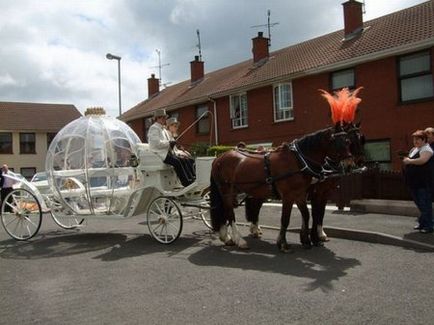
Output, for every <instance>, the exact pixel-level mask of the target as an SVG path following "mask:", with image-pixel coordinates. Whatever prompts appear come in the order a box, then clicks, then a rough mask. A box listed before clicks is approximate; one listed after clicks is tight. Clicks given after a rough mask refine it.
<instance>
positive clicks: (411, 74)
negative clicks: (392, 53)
mask: <svg viewBox="0 0 434 325" xmlns="http://www.w3.org/2000/svg"><path fill="white" fill-rule="evenodd" d="M419 58H421V59H422V60H423V59H424V58H425V59H426V62H427V66H426V67H425V68H423V67H416V68H415V67H412V66H406V65H405V64H406V63H408V64H411V63H413V64H414V62H415V60H417V59H419ZM431 60H432V58H431V51H430V50H425V51H422V52H416V53H411V54H407V55H403V56H400V57H399V58H398V69H399V96H400V98H399V100H400V102H403V103H405V102H412V101H417V100H426V99H431V98H433V97H434V83H433V81H432V74H433V72H432V66H431V62H432V61H431ZM408 70H409V71H408ZM422 79H424V80H426V82H425V83H424V84H425V85H426V86H427V88H425V89H424V90H425V91H426V94H423V91H422V93H419V94H418V95H419V96H415V97H413V98H408V97H410V96H409V93H411V91H410V92H409V93H406V94H404V91H405V88H406V87H407V89H411V86H412V83H413V84H414V83H416V86H412V87H413V89H422V88H421V87H419V86H420V85H419V84H417V82H420V80H422ZM404 84H406V86H404ZM409 86H410V87H409Z"/></svg>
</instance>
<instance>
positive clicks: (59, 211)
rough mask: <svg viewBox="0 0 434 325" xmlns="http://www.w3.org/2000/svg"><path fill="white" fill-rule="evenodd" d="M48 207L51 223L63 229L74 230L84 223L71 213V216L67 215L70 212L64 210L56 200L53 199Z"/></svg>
mask: <svg viewBox="0 0 434 325" xmlns="http://www.w3.org/2000/svg"><path fill="white" fill-rule="evenodd" d="M50 207H51V211H50V212H51V217H52V218H53V221H54V222H55V223H56V224H57V225H58V226H59V227H61V228H63V229H75V228H77V227H78V226H80V225H81V224H82V223H83V221H84V219H83V218H80V217H75V216H73V215H72V213H71V215H68V213H70V212H69V211H68V210H67V209H65V208H64V206H63V205H62V204H61V203H60V202H59V201H58V199H53V200H52V202H51V203H50Z"/></svg>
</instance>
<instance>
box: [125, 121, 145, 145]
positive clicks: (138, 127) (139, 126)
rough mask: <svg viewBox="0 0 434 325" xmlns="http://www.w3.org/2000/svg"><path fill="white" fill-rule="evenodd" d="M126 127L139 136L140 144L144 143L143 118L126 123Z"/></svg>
mask: <svg viewBox="0 0 434 325" xmlns="http://www.w3.org/2000/svg"><path fill="white" fill-rule="evenodd" d="M128 125H129V127H130V128H132V129H133V130H134V132H136V134H137V135H138V136H139V138H140V140H142V142H146V141H145V139H146V136H145V120H144V119H143V118H139V119H136V120H133V121H130V122H128Z"/></svg>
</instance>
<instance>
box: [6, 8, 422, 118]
mask: <svg viewBox="0 0 434 325" xmlns="http://www.w3.org/2000/svg"><path fill="white" fill-rule="evenodd" d="M365 2H366V14H365V16H364V19H365V20H368V19H372V18H375V17H378V16H381V15H383V14H387V13H390V12H392V11H396V10H399V9H403V8H406V7H409V6H411V5H414V4H417V3H421V2H424V0H395V1H375V0H366V1H365ZM341 3H342V0H304V1H286V0H270V1H266V2H265V1H262V0H236V1H235V0H219V1H212V0H166V1H140V0H126V1H115V0H94V1H84V0H77V1H47V0H41V1H37V2H35V1H30V0H20V1H9V0H0V12H1V13H2V19H1V20H0V39H1V40H2V46H1V47H0V62H2V64H1V65H0V100H1V101H26V102H32V101H34V102H48V103H71V104H74V105H76V106H77V107H78V108H79V109H80V110H81V111H82V112H83V111H84V110H85V108H86V107H89V106H104V107H105V108H106V110H107V111H108V112H109V114H110V115H113V116H117V114H118V86H117V85H118V75H117V62H116V61H109V60H107V59H106V58H105V55H106V53H108V52H111V53H113V54H116V55H119V56H121V57H122V60H121V75H122V104H123V105H122V106H123V111H126V110H127V109H129V108H131V107H132V106H134V105H135V104H137V103H138V102H140V101H142V100H144V99H145V98H146V97H147V78H149V76H150V75H151V73H155V74H156V75H158V69H157V68H155V66H156V65H157V64H158V58H157V54H156V52H155V49H157V48H158V49H160V50H161V55H162V56H161V59H162V63H170V65H168V66H165V67H164V68H163V69H162V75H163V82H172V84H173V83H176V82H179V81H181V80H185V79H188V78H189V75H190V72H189V71H190V70H189V69H190V67H189V62H190V61H191V60H192V59H193V58H194V55H197V48H196V47H195V45H196V44H197V36H196V29H200V32H201V41H202V52H203V58H204V60H205V71H206V72H209V71H212V70H215V69H218V68H222V67H224V66H228V65H231V64H235V63H238V62H240V61H243V60H247V59H249V58H250V57H251V38H252V37H254V36H255V35H256V34H257V32H258V31H260V30H261V29H260V28H251V26H253V25H261V24H265V23H266V21H267V16H266V14H267V10H268V9H270V10H271V19H272V22H279V24H278V25H276V26H275V27H273V29H272V50H276V49H279V48H282V47H286V46H288V45H290V44H294V43H297V42H300V41H303V40H306V39H309V38H312V37H316V36H319V35H323V34H325V33H328V32H331V31H334V30H337V29H341V28H342V27H343V17H342V6H341ZM262 30H263V31H264V32H266V28H265V27H264V28H263V29H262Z"/></svg>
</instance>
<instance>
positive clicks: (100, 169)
mask: <svg viewBox="0 0 434 325" xmlns="http://www.w3.org/2000/svg"><path fill="white" fill-rule="evenodd" d="M138 143H141V141H140V139H139V137H138V136H137V134H136V133H135V132H134V131H133V130H132V129H131V128H130V127H129V126H128V125H127V124H125V123H124V122H122V121H120V120H118V119H115V118H112V117H109V116H106V115H105V113H104V110H103V109H102V108H91V109H88V110H87V111H86V113H85V116H83V117H80V118H78V119H76V120H74V121H72V122H71V123H69V124H68V125H66V126H65V127H64V128H63V129H62V130H61V131H60V132H59V133H58V134H57V135H56V137H55V138H54V139H53V141H52V142H51V144H50V147H49V149H48V153H47V157H46V163H45V168H46V171H47V177H48V183H49V186H50V188H51V192H52V193H54V198H55V200H54V201H55V203H57V204H58V205H59V206H62V207H65V209H66V210H67V213H68V212H69V213H70V214H71V215H123V214H124V212H125V209H126V208H127V203H128V199H129V197H130V196H131V194H132V193H133V192H134V191H135V190H136V189H137V187H138V186H139V184H140V177H141V175H140V173H138V172H137V170H136V168H135V167H136V165H135V163H134V157H137V152H136V148H137V144H138ZM52 208H53V207H52Z"/></svg>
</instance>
